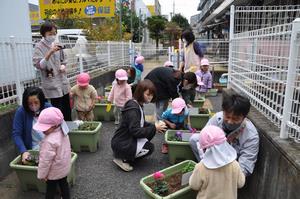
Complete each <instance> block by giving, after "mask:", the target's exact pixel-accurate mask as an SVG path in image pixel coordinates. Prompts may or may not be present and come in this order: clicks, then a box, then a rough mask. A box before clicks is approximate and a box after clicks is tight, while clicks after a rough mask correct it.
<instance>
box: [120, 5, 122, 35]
mask: <svg viewBox="0 0 300 199" xmlns="http://www.w3.org/2000/svg"><path fill="white" fill-rule="evenodd" d="M122 8H123V0H120V40H122Z"/></svg>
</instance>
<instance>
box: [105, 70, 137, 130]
mask: <svg viewBox="0 0 300 199" xmlns="http://www.w3.org/2000/svg"><path fill="white" fill-rule="evenodd" d="M115 77H116V82H117V83H116V84H114V85H113V87H112V89H111V91H110V93H109V96H108V101H109V103H112V102H113V103H114V104H115V109H114V114H115V124H116V125H118V124H119V123H120V119H121V118H120V117H121V109H122V108H123V107H124V104H125V103H126V102H127V101H128V100H130V99H131V98H132V92H131V88H130V86H129V84H128V83H127V80H128V77H127V72H126V71H125V70H123V69H119V70H117V71H116V73H115Z"/></svg>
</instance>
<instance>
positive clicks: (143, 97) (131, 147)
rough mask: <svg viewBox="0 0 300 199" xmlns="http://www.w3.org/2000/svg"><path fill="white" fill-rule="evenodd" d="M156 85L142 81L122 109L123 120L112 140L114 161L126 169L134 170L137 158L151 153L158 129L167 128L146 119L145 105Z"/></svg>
mask: <svg viewBox="0 0 300 199" xmlns="http://www.w3.org/2000/svg"><path fill="white" fill-rule="evenodd" d="M154 95H155V87H154V85H153V83H152V82H151V81H150V80H144V81H141V82H140V83H139V84H138V85H137V87H136V91H135V93H134V99H132V100H129V101H127V102H126V104H125V106H124V108H123V110H122V121H121V124H120V126H119V128H118V129H117V131H116V132H115V135H114V136H113V138H112V140H111V148H112V150H113V152H114V157H115V159H114V160H113V162H114V163H115V164H117V165H118V166H119V167H120V168H121V169H123V170H124V171H132V170H133V167H132V166H131V165H130V163H132V162H133V161H134V160H135V159H137V158H143V157H145V156H148V155H150V154H151V153H152V152H153V150H154V146H153V144H152V143H151V142H150V141H151V140H152V138H153V137H154V135H155V132H156V131H159V132H162V131H164V130H165V128H166V126H165V124H161V123H157V124H155V125H154V124H151V123H148V122H146V121H145V116H144V111H143V105H144V103H150V102H151V100H152V98H153V96H154Z"/></svg>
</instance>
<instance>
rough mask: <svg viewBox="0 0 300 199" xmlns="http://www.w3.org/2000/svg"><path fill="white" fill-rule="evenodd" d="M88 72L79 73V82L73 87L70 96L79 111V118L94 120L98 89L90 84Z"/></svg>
mask: <svg viewBox="0 0 300 199" xmlns="http://www.w3.org/2000/svg"><path fill="white" fill-rule="evenodd" d="M89 83H90V76H89V74H88V73H81V74H79V75H77V84H76V85H75V86H73V87H72V88H71V93H70V96H71V98H72V99H73V104H74V106H73V107H74V108H75V110H76V112H77V119H79V120H83V121H93V120H94V113H93V110H94V107H95V103H96V99H97V91H96V89H95V88H94V87H93V86H92V85H90V84H89Z"/></svg>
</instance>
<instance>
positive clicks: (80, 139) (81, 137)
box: [69, 122, 102, 152]
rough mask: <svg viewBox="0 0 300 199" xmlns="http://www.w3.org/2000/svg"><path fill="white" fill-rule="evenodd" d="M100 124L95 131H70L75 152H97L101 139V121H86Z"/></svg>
mask: <svg viewBox="0 0 300 199" xmlns="http://www.w3.org/2000/svg"><path fill="white" fill-rule="evenodd" d="M84 123H91V124H98V126H97V128H96V129H95V130H93V131H81V130H72V131H70V133H69V138H70V142H71V147H72V150H73V151H75V152H81V151H89V152H96V151H97V148H98V146H99V141H100V132H101V126H102V123H101V122H84Z"/></svg>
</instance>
